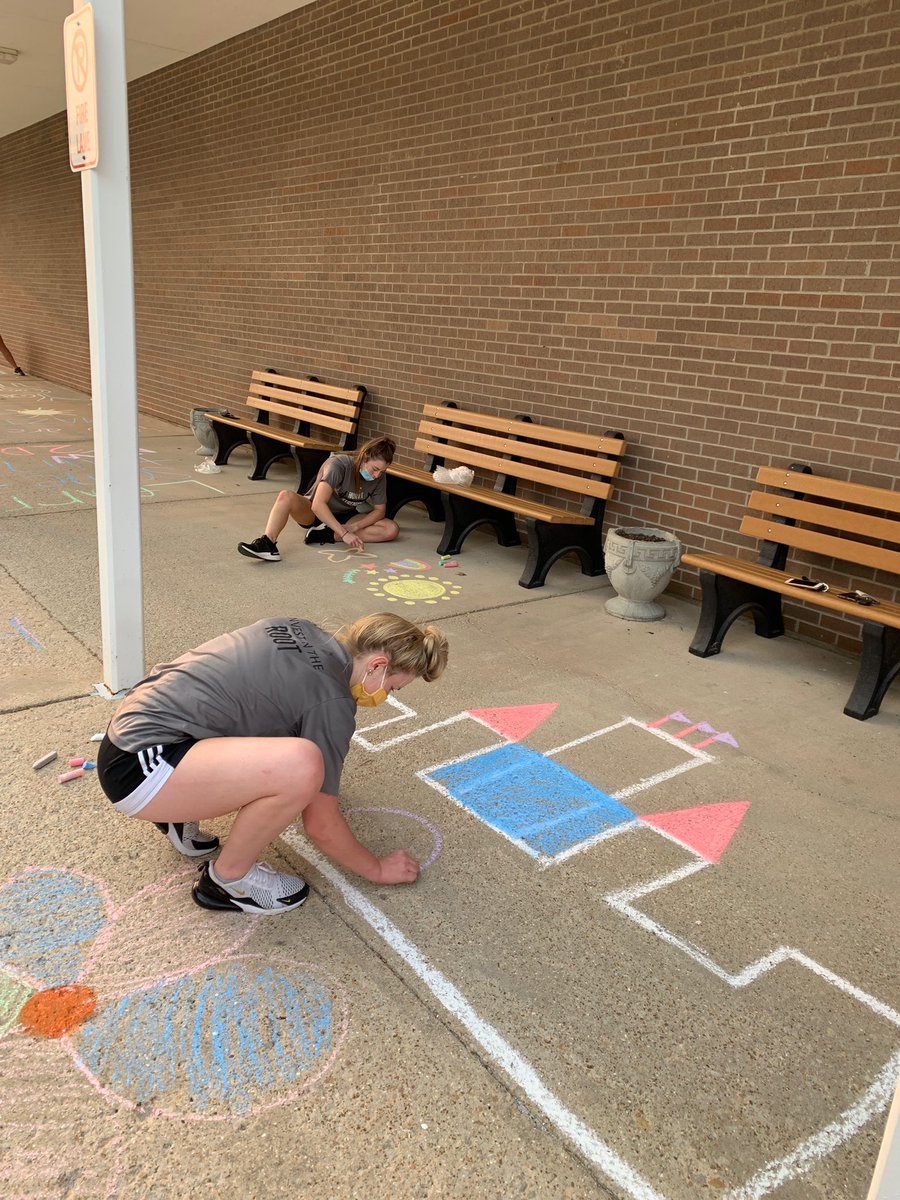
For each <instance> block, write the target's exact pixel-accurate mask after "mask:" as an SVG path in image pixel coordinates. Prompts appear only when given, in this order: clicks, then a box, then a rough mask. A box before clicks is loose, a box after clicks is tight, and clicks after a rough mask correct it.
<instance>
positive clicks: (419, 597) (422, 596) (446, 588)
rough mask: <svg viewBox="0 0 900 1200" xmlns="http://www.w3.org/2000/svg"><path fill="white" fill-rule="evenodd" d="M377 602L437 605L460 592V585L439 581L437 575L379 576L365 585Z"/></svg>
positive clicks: (444, 580) (443, 580)
mask: <svg viewBox="0 0 900 1200" xmlns="http://www.w3.org/2000/svg"><path fill="white" fill-rule="evenodd" d="M366 587H367V589H368V590H369V591H370V592H371V593H372V595H373V596H375V597H376V598H377V599H379V600H387V602H388V603H389V604H397V603H398V602H399V603H401V604H405V605H408V606H409V605H413V604H438V603H440V601H442V600H450V599H451V598H452V597H453V596H458V595H459V593H460V592H461V591H462V585H461V584H458V583H450V582H448V581H447V580H446V579H440V578H439V577H438V576H437V575H420V574H416V575H379V576H378V577H377V578H375V579H372V580H370V581H369V582H367V584H366Z"/></svg>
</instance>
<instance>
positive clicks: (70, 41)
mask: <svg viewBox="0 0 900 1200" xmlns="http://www.w3.org/2000/svg"><path fill="white" fill-rule="evenodd" d="M63 43H64V45H65V55H66V115H67V117H68V123H69V164H70V166H71V167H72V170H73V171H83V170H86V169H87V168H90V167H96V165H97V157H98V153H99V145H98V142H97V64H96V59H95V56H94V9H93V7H92V6H91V5H90V4H85V6H84V7H83V8H80V9H79V10H78V11H77V12H74V13H72V14H71V16H68V17H66V20H65V25H64V27H63Z"/></svg>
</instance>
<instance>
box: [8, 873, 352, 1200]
mask: <svg viewBox="0 0 900 1200" xmlns="http://www.w3.org/2000/svg"><path fill="white" fill-rule="evenodd" d="M192 874H193V871H192V870H180V871H178V872H176V873H175V874H173V875H170V876H169V877H168V878H166V879H164V880H162V881H161V882H159V883H155V884H152V885H150V886H149V887H146V888H144V889H142V890H141V891H139V892H137V893H136V894H135V895H134V896H132V897H131V898H130V899H128V900H126V901H125V902H124V903H123V904H121V905H117V904H116V903H115V902H114V901H113V899H112V897H111V895H110V893H109V892H108V890H107V888H106V886H105V884H104V883H103V882H102V881H101V880H100V879H97V878H95V877H92V876H90V875H85V874H82V873H80V872H78V871H67V870H57V869H53V868H35V869H33V870H28V871H24V872H22V873H21V874H19V875H16V876H14V877H13V878H11V879H8V880H7V881H6V882H5V883H3V884H2V885H0V1041H2V1046H0V1125H3V1126H4V1127H7V1128H10V1127H13V1128H18V1129H20V1130H22V1131H24V1130H25V1129H26V1127H28V1121H27V1119H26V1120H23V1115H24V1116H26V1117H27V1112H28V1111H29V1109H28V1105H27V1104H24V1103H23V1098H26V1097H27V1096H28V1094H29V1093H32V1092H38V1091H42V1092H43V1094H42V1095H40V1096H36V1097H35V1101H34V1104H33V1105H32V1108H31V1111H32V1112H38V1113H40V1116H41V1119H42V1120H44V1121H46V1119H47V1108H48V1106H49V1105H51V1104H52V1103H53V1100H52V1099H51V1098H53V1099H56V1098H57V1097H61V1098H62V1101H63V1103H65V1104H66V1105H67V1106H69V1112H68V1115H69V1116H71V1115H72V1112H73V1111H74V1110H73V1109H72V1108H71V1105H72V1104H73V1103H74V1101H72V1099H71V1097H72V1096H73V1095H74V1093H75V1090H76V1089H74V1088H72V1087H70V1086H68V1085H67V1084H66V1083H65V1081H64V1080H63V1079H60V1082H59V1083H57V1082H56V1076H57V1075H60V1076H62V1075H64V1074H65V1072H63V1071H62V1070H61V1068H63V1067H71V1066H74V1067H75V1069H76V1071H77V1072H78V1073H79V1075H80V1076H81V1077H83V1079H85V1080H87V1081H88V1083H89V1084H90V1089H88V1091H89V1093H90V1096H91V1097H92V1098H93V1101H94V1102H95V1103H96V1100H97V1097H102V1101H103V1105H102V1106H103V1107H104V1108H106V1106H107V1105H109V1106H111V1108H112V1109H113V1111H119V1112H121V1111H122V1110H123V1109H124V1110H138V1111H140V1112H142V1113H143V1114H145V1115H152V1116H159V1117H177V1118H180V1119H182V1120H183V1119H188V1120H219V1121H221V1120H228V1119H230V1118H233V1117H238V1116H246V1115H252V1114H256V1113H258V1112H262V1111H263V1110H265V1109H268V1108H273V1107H276V1106H278V1105H282V1104H287V1103H289V1102H290V1101H291V1100H294V1099H296V1098H297V1096H298V1095H299V1094H300V1093H301V1092H303V1091H304V1090H306V1089H307V1088H309V1087H310V1086H311V1085H312V1084H313V1083H315V1082H316V1080H318V1079H320V1078H321V1077H322V1076H323V1075H324V1074H325V1072H326V1071H328V1069H329V1068H330V1067H331V1065H332V1064H333V1063H334V1061H335V1059H336V1057H337V1054H338V1052H339V1051H340V1047H341V1044H342V1042H343V1039H344V1036H345V1034H346V1029H347V1005H346V1001H345V999H344V996H343V993H342V991H341V989H340V988H339V986H338V985H337V983H336V982H335V981H334V980H332V979H330V978H329V977H328V976H327V975H326V974H325V973H324V972H323V971H322V969H321V968H319V967H317V966H311V965H309V964H304V963H300V962H295V961H292V960H287V959H285V960H274V959H272V958H270V957H266V958H263V957H261V956H258V955H248V954H244V955H240V956H238V955H237V952H238V951H239V950H240V949H241V948H242V947H243V946H244V945H245V944H246V942H247V940H248V939H249V938H250V936H251V935H252V933H253V931H254V929H255V928H256V925H257V923H258V921H259V918H252V917H251V918H249V919H248V918H246V917H244V916H231V915H230V914H225V913H217V914H211V913H204V912H202V911H201V910H199V909H197V908H195V907H194V905H193V904H192V903H191V900H190V897H189V896H188V894H187V887H186V883H187V880H188V879H189V878H190V877H191V875H192ZM50 1080H53V1082H52V1084H50ZM81 1088H82V1089H83V1088H84V1084H83V1082H81ZM107 1111H109V1109H107ZM75 1116H76V1117H77V1119H79V1120H80V1119H81V1116H80V1115H79V1113H75ZM92 1119H93V1121H94V1122H96V1117H94V1118H92ZM8 1121H9V1124H8ZM84 1123H85V1125H88V1124H89V1121H88V1117H87V1116H85V1117H84ZM103 1136H105V1137H106V1138H107V1140H110V1137H111V1135H110V1133H109V1131H108V1130H107V1131H106V1133H105V1134H104V1135H103ZM112 1140H113V1141H114V1140H115V1139H114V1138H113V1139H112ZM107 1149H109V1147H107ZM25 1157H26V1158H29V1159H32V1158H35V1157H36V1155H35V1154H34V1153H33V1152H31V1151H29V1153H28V1154H27V1155H26V1156H25ZM42 1157H44V1158H45V1157H46V1156H45V1155H44V1156H42ZM19 1165H20V1166H22V1164H19ZM22 1170H23V1171H24V1167H22ZM57 1170H58V1167H57ZM17 1171H18V1168H12V1169H11V1168H10V1167H9V1166H8V1165H7V1166H6V1167H5V1168H4V1170H3V1171H2V1173H0V1175H2V1177H3V1178H6V1179H7V1180H9V1179H10V1178H13V1177H15V1176H16V1174H17ZM31 1174H32V1175H33V1171H31ZM67 1194H68V1193H67Z"/></svg>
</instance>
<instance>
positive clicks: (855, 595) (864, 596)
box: [835, 588, 878, 608]
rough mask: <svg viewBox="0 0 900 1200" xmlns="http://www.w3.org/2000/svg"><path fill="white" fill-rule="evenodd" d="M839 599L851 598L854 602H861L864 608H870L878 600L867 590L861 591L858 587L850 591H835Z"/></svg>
mask: <svg viewBox="0 0 900 1200" xmlns="http://www.w3.org/2000/svg"><path fill="white" fill-rule="evenodd" d="M835 595H836V596H837V597H838V599H839V600H852V601H853V603H854V604H861V605H863V607H864V608H871V606H872V605H873V604H877V603H878V601H877V600H876V599H875V597H874V596H870V595H869V593H868V592H861V591H860V590H859V588H855V589H854V590H853V591H852V592H835Z"/></svg>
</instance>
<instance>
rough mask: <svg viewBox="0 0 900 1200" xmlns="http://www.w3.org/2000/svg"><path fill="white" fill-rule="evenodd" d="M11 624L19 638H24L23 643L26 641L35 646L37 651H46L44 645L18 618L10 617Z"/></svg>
mask: <svg viewBox="0 0 900 1200" xmlns="http://www.w3.org/2000/svg"><path fill="white" fill-rule="evenodd" d="M9 624H10V625H11V626H12V627H13V629H14V630H15V632H16V633H17V634H18V635H19V637H20V638H22V640H23V641H26V642H27V643H28V645H29V646H33V647H34V648H35V650H43V649H44V643H43V642H41V641H39V640H38V639H37V638H36V637H35V636H34V634H33V633H29V632H28V630H27V629H26V628H25V626H24V625H23V624H22V622H21V620H20V619H19V618H18V617H10V618H9ZM7 636H12V635H7Z"/></svg>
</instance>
